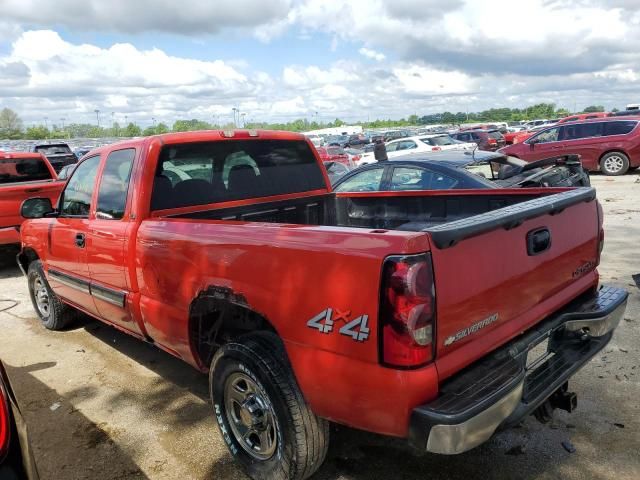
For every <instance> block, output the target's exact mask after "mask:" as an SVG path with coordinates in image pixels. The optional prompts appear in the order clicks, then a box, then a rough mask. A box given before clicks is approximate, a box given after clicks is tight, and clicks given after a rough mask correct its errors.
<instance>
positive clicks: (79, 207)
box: [60, 155, 100, 217]
mask: <svg viewBox="0 0 640 480" xmlns="http://www.w3.org/2000/svg"><path fill="white" fill-rule="evenodd" d="M98 165H100V156H99V155H96V156H95V157H90V158H87V159H86V160H84V161H83V162H82V163H80V164H78V166H77V167H76V169H75V170H74V172H73V174H72V175H71V178H69V181H68V182H67V187H66V188H65V189H64V192H62V195H61V196H60V216H62V217H88V216H89V210H90V209H91V195H92V193H93V190H94V188H95V182H96V174H97V173H98Z"/></svg>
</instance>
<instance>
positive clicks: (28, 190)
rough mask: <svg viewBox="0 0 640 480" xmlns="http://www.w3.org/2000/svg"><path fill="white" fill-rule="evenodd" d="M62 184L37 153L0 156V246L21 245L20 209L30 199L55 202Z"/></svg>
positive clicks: (2, 153) (16, 153)
mask: <svg viewBox="0 0 640 480" xmlns="http://www.w3.org/2000/svg"><path fill="white" fill-rule="evenodd" d="M63 185H64V184H63V183H62V182H59V181H57V177H56V172H55V171H54V170H53V167H52V166H51V164H50V163H49V161H48V160H47V159H46V157H45V156H44V155H42V154H40V153H25V152H0V246H2V245H11V244H19V243H20V225H21V224H22V217H21V216H20V205H21V204H22V202H23V201H24V200H26V199H27V198H30V197H34V196H38V197H42V196H46V197H48V198H49V199H50V200H51V201H52V202H55V201H56V200H57V199H58V195H60V192H61V191H62V187H63Z"/></svg>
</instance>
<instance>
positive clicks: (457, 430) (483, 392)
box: [409, 286, 628, 454]
mask: <svg viewBox="0 0 640 480" xmlns="http://www.w3.org/2000/svg"><path fill="white" fill-rule="evenodd" d="M627 297H628V293H627V292H626V291H625V290H622V289H619V288H615V287H609V286H604V287H602V288H601V289H600V290H598V291H597V292H595V293H594V292H590V293H588V294H585V295H582V296H581V297H580V298H579V299H576V300H575V301H574V302H572V303H571V304H569V305H568V306H566V307H565V308H563V309H562V310H560V311H559V312H556V313H555V314H553V315H552V316H551V317H549V318H547V319H546V320H543V321H542V322H540V323H539V324H538V325H536V326H535V327H534V328H533V329H531V330H528V331H527V332H525V333H524V334H522V335H521V336H520V337H517V338H516V339H514V340H513V341H511V342H509V343H508V344H506V345H505V346H503V347H501V348H500V349H499V350H497V351H495V352H492V353H491V354H489V355H488V356H487V357H485V358H483V359H482V360H480V361H478V362H476V363H475V364H473V365H471V366H470V367H468V368H467V369H465V370H464V371H462V372H460V373H459V374H457V375H456V376H454V377H453V378H451V379H449V380H447V382H446V383H445V384H444V385H443V386H442V388H441V391H440V396H439V397H438V398H437V399H435V400H434V401H432V402H430V403H428V404H426V405H422V406H419V407H417V408H415V409H414V410H413V412H412V414H411V421H410V426H409V443H410V444H411V445H412V446H414V447H416V448H418V449H419V450H423V451H425V450H426V451H429V452H433V453H440V454H458V453H462V452H465V451H467V450H470V449H472V448H474V447H476V446H478V445H480V444H481V443H483V442H485V441H486V440H488V439H489V438H490V437H491V435H493V433H494V432H495V431H496V429H498V428H499V427H507V426H510V425H513V424H515V423H517V422H519V421H520V420H521V419H522V418H523V417H524V416H526V415H528V414H530V413H531V412H532V411H533V410H535V409H536V408H537V407H538V406H540V405H541V404H542V403H544V402H545V401H546V400H547V398H549V396H551V395H552V394H553V393H554V392H555V391H556V390H558V389H559V388H561V387H562V385H563V384H564V383H565V382H566V381H567V380H568V379H569V378H570V377H571V376H572V375H573V374H574V373H575V372H577V371H578V370H579V369H580V368H582V366H584V365H585V364H586V363H587V362H588V361H589V360H590V359H591V358H592V357H593V356H594V355H596V354H597V353H598V352H599V351H600V350H602V348H604V346H605V345H606V344H607V343H608V342H609V340H610V339H611V337H612V335H613V331H614V329H615V328H616V327H617V326H618V323H619V322H620V319H621V318H622V316H623V314H624V311H625V308H626V304H627ZM545 341H548V348H547V349H546V351H545V350H542V351H540V347H538V346H539V345H540V344H544V343H543V342H545ZM536 347H538V348H536ZM534 349H535V350H534ZM538 355H541V356H540V357H538ZM529 356H531V357H532V358H529V359H528V357H529ZM534 360H535V361H534Z"/></svg>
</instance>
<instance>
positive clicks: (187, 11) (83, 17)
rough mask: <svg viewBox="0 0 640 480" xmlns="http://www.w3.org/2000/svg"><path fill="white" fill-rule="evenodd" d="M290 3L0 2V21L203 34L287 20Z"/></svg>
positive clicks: (275, 0)
mask: <svg viewBox="0 0 640 480" xmlns="http://www.w3.org/2000/svg"><path fill="white" fill-rule="evenodd" d="M290 7H291V4H290V0H269V1H262V0H215V1H210V0H181V1H175V0H135V1H133V0H108V1H105V0H57V1H55V2H54V1H51V0H2V2H0V18H3V19H4V20H6V21H11V20H13V21H17V22H24V23H27V24H31V25H41V26H45V27H51V26H54V25H61V26H64V27H67V28H71V29H75V30H83V31H115V32H126V33H140V32H147V31H155V32H168V33H177V34H180V35H201V34H207V35H208V34H213V33H217V32H219V31H220V30H222V29H225V28H234V27H257V26H261V25H269V24H271V23H274V22H279V21H282V20H283V19H286V18H287V15H288V12H289V10H290Z"/></svg>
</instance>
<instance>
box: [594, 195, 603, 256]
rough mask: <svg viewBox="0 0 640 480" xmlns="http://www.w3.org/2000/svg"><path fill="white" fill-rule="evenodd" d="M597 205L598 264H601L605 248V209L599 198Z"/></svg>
mask: <svg viewBox="0 0 640 480" xmlns="http://www.w3.org/2000/svg"><path fill="white" fill-rule="evenodd" d="M596 206H597V207H598V208H597V209H598V258H597V260H596V265H600V256H601V255H602V250H604V228H603V224H604V210H603V209H602V205H601V204H600V202H599V201H598V200H596Z"/></svg>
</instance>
